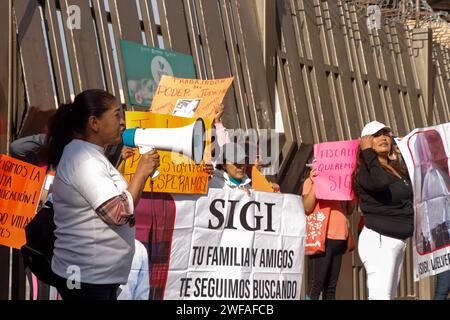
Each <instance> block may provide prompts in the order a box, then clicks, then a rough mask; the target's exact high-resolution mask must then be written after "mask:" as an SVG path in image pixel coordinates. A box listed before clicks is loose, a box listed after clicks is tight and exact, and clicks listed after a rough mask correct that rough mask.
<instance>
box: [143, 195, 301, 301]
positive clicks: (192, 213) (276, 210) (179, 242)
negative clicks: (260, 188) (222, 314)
mask: <svg viewBox="0 0 450 320" xmlns="http://www.w3.org/2000/svg"><path fill="white" fill-rule="evenodd" d="M173 199H174V204H175V207H176V209H175V210H176V214H175V218H174V219H172V221H173V227H171V226H168V225H167V224H166V228H167V229H168V230H170V229H171V230H170V233H172V237H171V238H172V239H171V242H170V244H169V245H164V244H163V243H165V242H166V241H160V242H159V243H158V245H157V246H154V248H155V250H161V252H162V251H166V250H167V249H168V250H167V252H170V257H169V261H167V259H165V258H164V257H163V256H164V255H163V254H160V256H161V257H162V259H161V263H159V264H158V263H156V265H154V263H153V262H152V274H151V281H150V282H151V284H152V286H153V288H152V289H151V292H152V295H153V297H154V298H158V294H157V293H158V292H159V293H160V296H159V298H163V299H169V300H172V299H182V300H184V299H239V300H242V299H270V300H273V299H294V300H298V299H299V298H300V290H301V281H302V275H303V260H304V253H305V250H304V244H305V237H306V224H305V214H304V210H303V205H302V202H301V198H300V197H299V196H297V195H291V194H280V193H267V192H256V191H253V192H252V194H251V195H250V196H248V195H247V194H246V193H245V192H244V191H242V190H231V191H230V190H222V189H210V190H209V193H208V195H204V196H192V195H174V198H173ZM163 247H164V248H165V249H160V248H163ZM153 272H155V273H154V274H153ZM155 287H156V288H155Z"/></svg>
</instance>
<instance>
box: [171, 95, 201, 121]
mask: <svg viewBox="0 0 450 320" xmlns="http://www.w3.org/2000/svg"><path fill="white" fill-rule="evenodd" d="M200 101H201V100H200V99H179V100H178V101H177V103H176V104H175V108H174V109H173V112H172V115H174V116H179V117H187V118H190V117H193V116H194V114H195V110H197V108H198V106H199V105H200Z"/></svg>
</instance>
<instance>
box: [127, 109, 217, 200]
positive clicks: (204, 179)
mask: <svg viewBox="0 0 450 320" xmlns="http://www.w3.org/2000/svg"><path fill="white" fill-rule="evenodd" d="M125 118H126V125H127V128H135V127H140V128H179V127H184V126H187V125H189V124H191V123H193V122H194V121H195V118H183V117H175V116H171V115H162V114H153V113H151V112H138V111H134V112H133V111H129V112H126V114H125ZM211 124H212V122H211V121H209V120H205V129H206V147H205V153H204V155H205V156H204V159H207V158H208V155H210V154H211ZM158 153H159V155H160V166H159V168H158V171H159V172H160V174H159V176H157V177H156V178H155V179H153V192H170V193H187V194H204V193H207V192H208V182H209V179H208V175H207V174H206V173H204V172H203V171H202V169H201V165H195V163H194V161H193V160H192V159H190V158H189V157H187V156H185V155H181V154H178V153H175V152H168V151H158ZM140 159H141V155H140V154H139V151H138V150H137V149H136V150H135V152H134V155H133V156H132V157H131V158H129V159H127V160H126V163H125V167H124V177H125V178H126V179H127V180H128V181H131V178H132V176H133V175H134V173H135V172H136V168H137V165H138V163H139V160H140ZM144 191H148V192H151V191H152V187H151V179H149V180H147V182H146V183H145V188H144Z"/></svg>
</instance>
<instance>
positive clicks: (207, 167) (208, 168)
mask: <svg viewBox="0 0 450 320" xmlns="http://www.w3.org/2000/svg"><path fill="white" fill-rule="evenodd" d="M202 171H203V172H205V173H207V174H208V175H212V174H213V173H214V166H213V165H212V164H211V163H205V164H203V165H202Z"/></svg>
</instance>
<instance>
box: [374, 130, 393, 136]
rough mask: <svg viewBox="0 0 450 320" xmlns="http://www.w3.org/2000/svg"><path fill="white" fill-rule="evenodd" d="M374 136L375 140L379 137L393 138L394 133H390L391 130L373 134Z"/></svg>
mask: <svg viewBox="0 0 450 320" xmlns="http://www.w3.org/2000/svg"><path fill="white" fill-rule="evenodd" d="M372 136H373V137H374V138H376V137H379V136H388V137H392V132H390V131H389V130H380V131H378V132H376V133H375V134H373V135H372Z"/></svg>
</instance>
